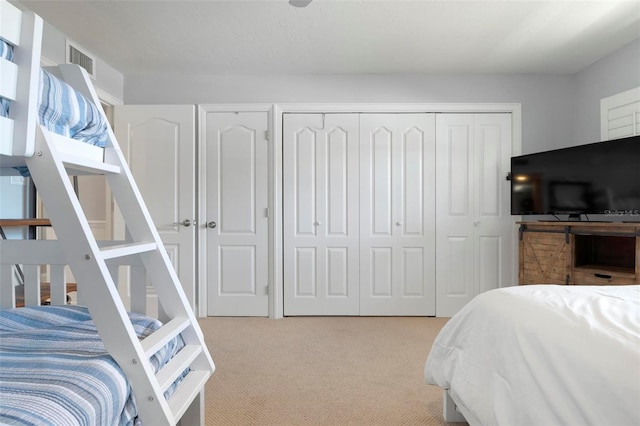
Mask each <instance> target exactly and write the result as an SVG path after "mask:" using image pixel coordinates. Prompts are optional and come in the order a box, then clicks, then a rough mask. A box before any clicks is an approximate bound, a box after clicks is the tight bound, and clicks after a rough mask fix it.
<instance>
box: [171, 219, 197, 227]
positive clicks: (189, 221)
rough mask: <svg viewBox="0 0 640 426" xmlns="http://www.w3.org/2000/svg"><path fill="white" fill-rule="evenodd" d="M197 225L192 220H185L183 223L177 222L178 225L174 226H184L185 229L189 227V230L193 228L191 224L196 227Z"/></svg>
mask: <svg viewBox="0 0 640 426" xmlns="http://www.w3.org/2000/svg"><path fill="white" fill-rule="evenodd" d="M195 223H196V222H195V221H193V222H191V220H190V219H185V220H183V221H182V222H176V223H174V225H182V226H184V227H187V228H188V227H189V226H191V224H194V225H195Z"/></svg>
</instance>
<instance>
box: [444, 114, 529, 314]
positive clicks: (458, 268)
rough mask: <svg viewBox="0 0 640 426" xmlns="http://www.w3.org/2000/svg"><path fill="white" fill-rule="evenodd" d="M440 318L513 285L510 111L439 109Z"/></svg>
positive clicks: (514, 282) (513, 247)
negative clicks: (487, 293) (476, 298)
mask: <svg viewBox="0 0 640 426" xmlns="http://www.w3.org/2000/svg"><path fill="white" fill-rule="evenodd" d="M436 129H437V132H436V152H437V189H436V194H437V195H436V196H437V201H436V208H437V212H436V215H437V222H436V226H437V231H436V239H437V240H436V244H437V246H438V253H437V268H436V271H437V282H438V289H437V315H438V316H451V315H453V314H455V313H456V312H457V311H458V310H459V309H460V308H462V306H464V305H465V304H466V303H467V302H469V301H470V300H471V299H472V298H473V297H474V296H476V295H477V294H479V293H482V292H484V291H486V290H490V289H493V288H497V287H503V286H508V285H514V284H516V281H515V277H516V275H515V258H514V249H515V246H514V235H513V232H514V231H513V230H514V220H513V218H512V217H511V210H510V192H509V190H510V183H509V182H508V181H507V180H506V175H507V173H508V172H509V170H510V167H511V164H510V159H511V150H512V141H511V114H506V113H495V114H438V116H437V122H436Z"/></svg>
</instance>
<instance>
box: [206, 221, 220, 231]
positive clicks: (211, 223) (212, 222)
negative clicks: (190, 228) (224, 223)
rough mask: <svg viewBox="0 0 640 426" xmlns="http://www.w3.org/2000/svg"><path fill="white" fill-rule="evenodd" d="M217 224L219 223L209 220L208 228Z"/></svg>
mask: <svg viewBox="0 0 640 426" xmlns="http://www.w3.org/2000/svg"><path fill="white" fill-rule="evenodd" d="M216 226H218V224H217V223H215V222H214V221H213V220H212V221H211V222H207V228H211V229H213V228H215V227H216Z"/></svg>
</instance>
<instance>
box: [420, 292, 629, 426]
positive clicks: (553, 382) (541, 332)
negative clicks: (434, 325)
mask: <svg viewBox="0 0 640 426" xmlns="http://www.w3.org/2000/svg"><path fill="white" fill-rule="evenodd" d="M424 374H425V379H426V381H427V383H429V384H432V385H436V386H439V387H441V388H442V389H444V399H443V401H444V404H443V412H444V418H445V420H446V421H449V422H460V421H467V422H468V423H469V424H471V425H472V426H475V425H579V424H580V425H587V424H590V425H632V424H636V425H637V424H640V286H639V285H627V286H576V285H571V286H560V285H548V284H547V285H527V286H515V287H506V288H501V289H497V290H492V291H489V292H486V293H483V294H480V295H478V296H477V297H476V298H474V299H473V300H472V301H471V302H469V303H468V304H467V305H465V306H464V307H463V309H461V310H460V311H459V312H458V313H457V314H456V315H454V316H453V317H452V318H451V319H450V320H449V322H447V324H445V326H444V327H443V329H442V330H441V331H440V333H439V334H438V336H437V337H436V340H435V341H434V343H433V346H432V348H431V351H430V353H429V356H428V358H427V361H426V364H425V371H424Z"/></svg>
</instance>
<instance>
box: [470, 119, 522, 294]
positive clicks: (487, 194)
mask: <svg viewBox="0 0 640 426" xmlns="http://www.w3.org/2000/svg"><path fill="white" fill-rule="evenodd" d="M474 129H475V137H474V139H475V145H476V167H475V168H476V179H475V180H476V189H475V192H476V193H477V194H478V198H477V199H476V209H475V218H474V230H475V238H476V239H477V242H476V245H477V246H476V253H477V255H476V264H475V266H474V270H475V276H476V277H478V283H477V292H478V293H481V292H483V291H487V290H490V289H492V288H498V287H505V286H509V285H513V284H515V282H514V277H515V264H516V258H515V253H514V251H513V250H512V249H511V248H512V246H513V239H514V238H515V237H514V218H513V217H512V216H511V194H510V182H508V181H507V180H506V176H507V173H508V172H509V171H510V169H511V116H510V115H509V114H475V115H474Z"/></svg>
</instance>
